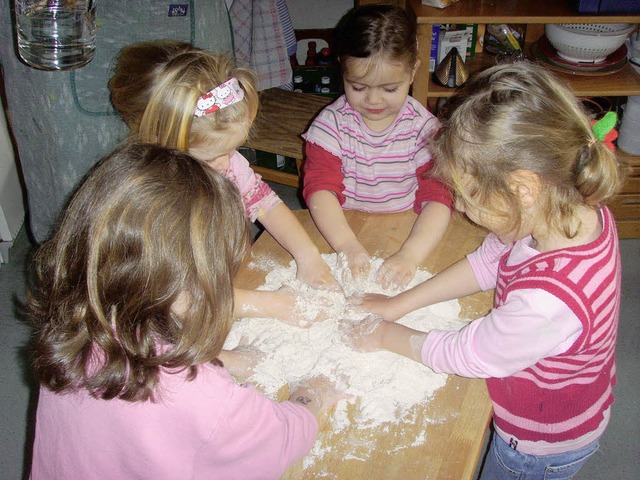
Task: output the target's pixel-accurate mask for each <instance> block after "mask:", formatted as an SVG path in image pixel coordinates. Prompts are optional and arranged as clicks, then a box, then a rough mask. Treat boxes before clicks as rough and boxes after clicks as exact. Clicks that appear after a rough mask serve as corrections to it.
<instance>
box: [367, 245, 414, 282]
mask: <svg viewBox="0 0 640 480" xmlns="http://www.w3.org/2000/svg"><path fill="white" fill-rule="evenodd" d="M417 269H418V265H417V264H416V263H415V262H414V261H413V260H411V259H410V258H408V257H407V256H406V255H404V254H403V253H402V252H396V253H395V254H393V255H391V256H390V257H389V258H387V259H386V260H385V261H384V263H383V264H382V265H381V266H380V269H379V270H378V275H377V281H378V283H380V285H381V286H382V288H399V289H402V288H405V287H406V286H407V285H408V284H409V282H410V281H411V280H412V279H413V276H414V275H415V274H416V270H417Z"/></svg>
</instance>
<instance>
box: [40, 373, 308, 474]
mask: <svg viewBox="0 0 640 480" xmlns="http://www.w3.org/2000/svg"><path fill="white" fill-rule="evenodd" d="M160 384H161V391H162V394H161V398H160V400H159V401H158V402H156V403H152V402H134V403H132V402H126V401H123V400H118V399H114V400H100V399H95V398H93V397H91V396H90V395H89V394H88V393H87V392H86V391H85V390H83V391H80V392H77V393H68V394H55V393H52V392H51V391H49V390H47V389H46V388H41V389H40V399H39V403H38V411H37V419H36V435H35V443H34V451H33V466H32V472H31V478H32V479H33V480H39V479H43V480H55V479H61V480H62V479H64V480H74V479H78V480H91V479H96V480H98V479H100V480H102V479H107V478H108V479H113V480H117V479H127V480H130V479H154V480H162V479H167V480H176V479H180V480H187V479H207V480H213V479H225V480H233V479H238V480H249V479H277V478H279V477H280V476H281V475H282V474H283V473H284V471H285V470H286V468H287V467H289V466H290V465H292V464H293V463H295V462H296V461H297V460H299V459H300V458H301V457H302V456H304V455H305V454H306V453H307V452H308V451H309V450H310V449H311V446H312V445H313V442H314V440H315V438H316V435H317V432H318V423H317V420H316V418H315V416H314V415H313V414H312V413H311V412H310V411H309V410H307V409H306V408H304V407H303V406H301V405H298V404H295V403H291V402H282V403H278V402H274V401H272V400H270V399H269V398H267V397H266V396H264V395H263V394H262V393H260V392H259V391H258V390H256V389H255V388H254V387H252V386H249V385H247V386H240V385H238V384H236V383H235V381H234V380H233V378H232V377H231V375H230V374H229V373H228V372H227V371H226V370H225V369H224V368H221V367H216V366H213V365H210V364H207V365H202V366H200V367H199V371H198V376H197V377H196V379H195V380H193V381H191V382H189V381H187V380H186V379H185V374H184V373H177V374H163V376H162V377H161V380H160Z"/></svg>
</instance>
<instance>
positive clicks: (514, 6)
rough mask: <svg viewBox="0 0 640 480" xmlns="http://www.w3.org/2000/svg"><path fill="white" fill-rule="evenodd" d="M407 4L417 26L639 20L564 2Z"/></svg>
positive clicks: (465, 0)
mask: <svg viewBox="0 0 640 480" xmlns="http://www.w3.org/2000/svg"><path fill="white" fill-rule="evenodd" d="M408 3H409V5H410V7H411V9H412V10H413V11H414V12H415V13H416V17H417V20H418V24H433V23H467V22H468V20H473V23H635V22H638V21H639V20H638V19H639V18H640V16H633V15H597V16H596V15H589V14H584V13H578V12H576V11H574V10H572V9H571V7H569V5H567V2H566V1H565V0H509V1H504V0H461V1H459V2H457V3H454V4H453V5H449V6H448V7H446V8H435V7H428V6H426V5H423V4H422V3H421V1H420V0H409V1H408ZM594 19H597V22H596V21H594ZM634 19H635V20H634Z"/></svg>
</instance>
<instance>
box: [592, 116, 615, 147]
mask: <svg viewBox="0 0 640 480" xmlns="http://www.w3.org/2000/svg"><path fill="white" fill-rule="evenodd" d="M617 123H618V114H617V113H616V112H607V113H606V114H605V115H604V117H602V118H601V119H600V120H598V121H597V122H596V121H593V122H591V130H592V131H593V136H594V137H595V139H597V140H600V141H601V142H603V143H604V144H605V145H606V146H607V147H608V148H609V150H611V151H612V152H613V151H615V149H616V147H615V146H614V145H613V142H614V141H615V139H616V138H618V131H617V130H616V129H615V126H616V124H617ZM593 142H594V140H593V139H592V140H591V141H589V146H591V145H592V144H593Z"/></svg>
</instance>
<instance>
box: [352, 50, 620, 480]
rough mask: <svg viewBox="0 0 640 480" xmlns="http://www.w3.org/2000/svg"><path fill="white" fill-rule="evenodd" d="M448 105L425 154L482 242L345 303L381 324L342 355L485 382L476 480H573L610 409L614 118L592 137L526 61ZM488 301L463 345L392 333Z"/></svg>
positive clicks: (575, 109) (616, 285)
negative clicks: (484, 424) (484, 423)
mask: <svg viewBox="0 0 640 480" xmlns="http://www.w3.org/2000/svg"><path fill="white" fill-rule="evenodd" d="M451 108H452V109H451V112H452V113H451V115H450V116H449V118H447V119H446V120H444V122H443V129H442V130H441V133H440V134H439V135H438V136H437V138H436V140H435V142H434V144H433V152H434V156H435V157H436V158H437V164H436V167H435V170H436V174H437V175H438V177H439V178H441V179H442V180H443V181H444V182H445V183H447V184H448V185H450V186H451V187H452V189H453V190H454V192H455V195H456V207H457V209H458V210H459V211H460V212H462V213H464V214H466V216H467V217H468V218H469V219H471V220H472V221H473V222H475V223H477V224H479V225H481V226H484V227H486V228H487V229H488V230H490V232H491V233H490V234H489V235H488V236H487V238H486V240H485V241H484V243H483V245H482V246H481V247H480V248H479V249H478V250H477V251H475V252H473V253H471V254H469V255H468V256H467V257H466V258H464V259H462V260H460V261H459V262H457V263H456V264H454V265H452V266H451V267H449V268H448V269H446V270H444V271H443V272H441V273H439V274H437V275H436V276H434V277H432V278H431V279H429V280H427V281H425V282H424V283H422V284H420V285H417V286H416V287H414V288H412V289H410V290H407V291H405V292H403V293H400V294H399V295H397V296H395V297H390V298H386V297H382V296H375V295H368V296H364V297H363V298H359V299H354V300H353V302H354V303H355V304H357V305H359V306H360V308H362V309H365V310H367V311H370V312H373V313H375V314H376V315H378V316H379V317H377V318H373V317H369V319H368V320H367V321H368V322H372V323H373V324H374V325H373V328H372V329H370V330H368V331H369V332H370V333H369V334H357V333H354V336H353V342H354V343H355V344H356V345H357V346H358V347H359V348H362V349H365V350H368V349H379V348H383V349H389V350H391V351H394V352H397V353H399V354H402V355H406V356H408V357H410V358H413V359H415V360H416V361H419V362H422V363H424V364H425V365H427V366H429V367H431V368H432V369H433V370H435V371H436V372H445V373H453V374H457V375H461V376H465V377H470V378H485V379H486V382H487V387H488V389H489V394H490V397H491V400H492V402H493V411H494V421H493V426H494V435H493V440H492V443H491V447H490V451H489V453H488V456H487V459H486V462H485V465H484V469H483V472H482V477H481V478H483V479H486V480H496V479H498V480H500V479H506V478H515V477H517V478H525V477H526V478H527V479H538V478H539V479H543V478H570V477H571V476H572V475H574V474H575V473H576V472H577V470H578V469H579V468H580V467H581V466H582V464H583V463H584V462H585V461H586V459H587V458H589V457H590V456H591V455H592V454H593V453H594V452H595V451H596V450H597V448H598V439H599V438H600V436H601V435H602V433H603V432H604V430H605V428H606V426H607V423H608V421H609V416H610V413H611V405H612V403H613V394H612V387H613V386H614V384H615V357H614V353H615V345H616V332H617V325H618V315H619V304H620V255H619V249H618V239H617V234H616V225H615V222H614V219H613V216H612V214H611V211H610V210H609V209H608V208H607V207H606V206H605V205H604V203H605V202H606V201H607V200H608V199H610V198H611V197H612V196H613V195H614V194H615V193H616V192H617V191H618V189H619V187H620V185H621V183H622V174H621V170H620V168H619V166H618V163H617V161H616V156H615V154H614V153H613V151H612V149H613V146H612V145H607V144H606V143H607V142H609V140H610V137H609V136H608V135H607V132H610V130H611V129H612V127H613V125H614V124H615V114H612V115H613V117H614V118H611V117H610V116H607V117H605V118H604V119H603V120H601V121H600V122H598V123H597V124H595V125H594V126H593V127H592V125H591V122H590V120H589V118H588V116H587V114H586V112H585V110H584V108H583V107H582V105H581V103H580V102H579V101H578V100H577V99H576V97H575V96H574V94H573V93H572V92H571V91H570V89H569V88H568V87H567V86H566V85H564V84H563V83H562V82H561V81H560V80H558V79H557V78H555V77H554V76H553V75H552V74H550V73H549V72H547V71H545V70H544V69H543V68H542V67H541V66H536V65H534V64H531V63H527V62H521V63H515V64H508V65H499V66H495V67H492V68H490V69H487V70H485V71H484V72H482V73H480V74H479V75H477V77H475V78H474V79H473V80H472V81H470V82H469V83H468V85H466V86H465V87H464V89H463V90H462V91H461V92H460V94H459V95H458V96H457V98H456V100H455V101H454V105H453V106H452V107H451ZM609 147H610V148H609ZM489 289H495V300H494V308H493V310H492V311H491V312H490V313H489V314H488V315H487V316H486V317H484V318H480V319H477V320H475V321H473V322H471V323H469V325H468V326H466V327H465V328H463V329H462V330H461V331H460V332H447V331H437V330H432V331H429V332H418V331H415V330H412V329H409V328H406V327H404V326H402V325H400V324H396V323H393V321H394V320H396V319H398V318H400V317H402V316H403V315H404V314H405V313H407V312H409V311H412V310H415V309H417V308H420V307H422V306H426V305H430V304H434V303H437V302H440V301H443V300H448V299H453V298H459V297H462V296H466V295H470V294H472V293H475V292H478V291H480V290H489ZM380 317H382V319H384V321H383V320H380ZM361 330H362V329H361ZM550 474H552V475H554V476H553V477H549V476H548V475H550ZM519 475H522V476H519Z"/></svg>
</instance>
